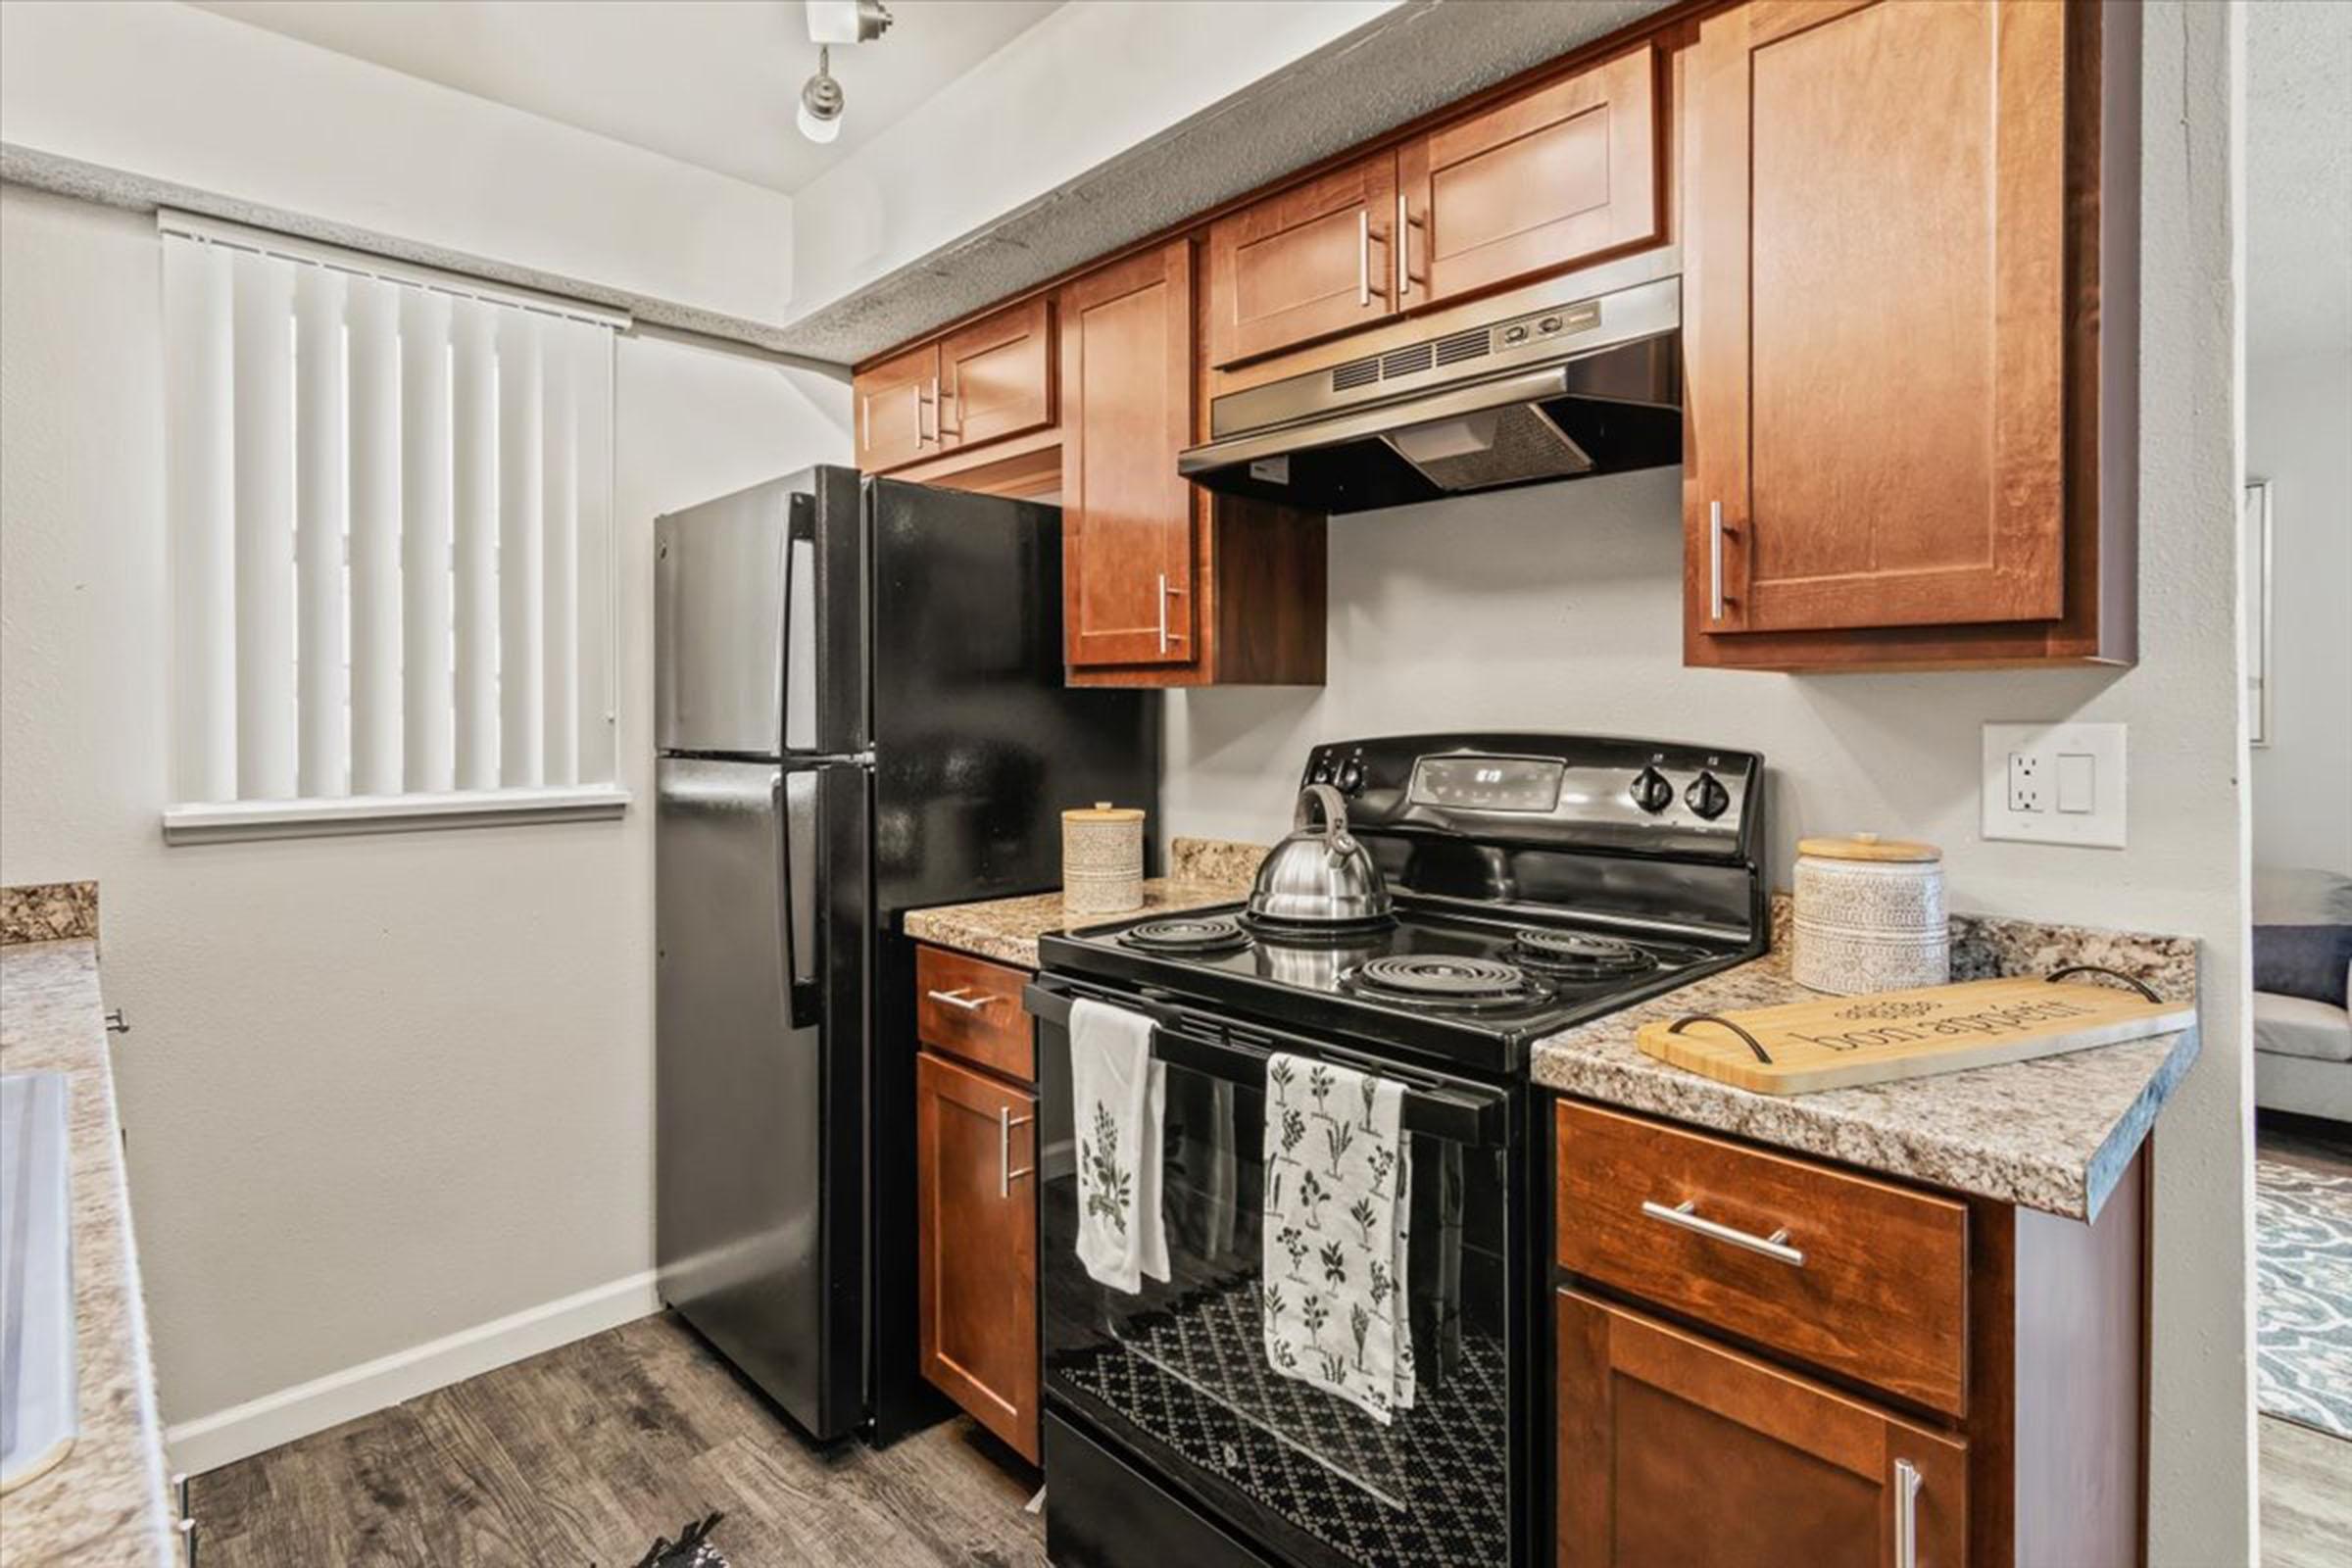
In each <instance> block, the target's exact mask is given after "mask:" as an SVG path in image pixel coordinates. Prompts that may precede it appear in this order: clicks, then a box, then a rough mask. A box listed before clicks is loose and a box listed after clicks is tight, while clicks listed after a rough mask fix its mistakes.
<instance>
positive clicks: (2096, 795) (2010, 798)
mask: <svg viewBox="0 0 2352 1568" xmlns="http://www.w3.org/2000/svg"><path fill="white" fill-rule="evenodd" d="M2124 739H2125V726H2124V725H2122V724H1987V725H1985V776H1984V789H1983V821H1982V824H1981V829H1982V831H1983V833H1984V836H1985V837H1986V838H1988V839H2017V840H2022V841H2024V842H2026V843H2029V844H2077V845H2084V846H2090V847H2095V848H2099V849H2110V850H2120V849H2122V848H2123V847H2124V820H2125V807H2124V782H2125V767H2124V755H2125V746H2124Z"/></svg>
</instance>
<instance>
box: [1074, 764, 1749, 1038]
mask: <svg viewBox="0 0 2352 1568" xmlns="http://www.w3.org/2000/svg"><path fill="white" fill-rule="evenodd" d="M1762 775H1763V766H1762V760H1761V759H1759V758H1757V757H1756V756H1755V755H1754V754H1752V753H1746V752H1731V751H1724V750H1721V749H1717V748H1709V747H1692V746H1677V745H1672V744H1667V743H1660V742H1651V741H1634V740H1619V739H1602V738H1594V737H1573V736H1558V735H1476V736H1471V735H1463V736H1408V737H1402V738H1395V739H1385V740H1367V741H1356V742H1350V743H1347V744H1344V745H1334V746H1324V747H1318V748H1317V749H1316V750H1315V752H1314V753H1313V754H1312V755H1311V756H1310V757H1309V758H1308V760H1307V763H1306V766H1305V768H1304V769H1303V770H1302V775H1301V780H1300V781H1301V783H1302V784H1304V783H1329V784H1332V785H1333V786H1334V787H1335V788H1337V789H1339V790H1340V792H1341V793H1342V795H1343V796H1345V797H1346V798H1347V801H1348V828H1349V831H1350V832H1352V833H1353V834H1354V835H1355V837H1356V839H1357V841H1358V842H1360V843H1361V844H1363V845H1364V846H1365V848H1366V849H1368V850H1369V851H1370V852H1371V854H1372V856H1373V858H1374V860H1375V862H1376V863H1378V864H1379V865H1380V868H1381V871H1382V873H1383V875H1384V876H1385V877H1386V878H1387V880H1388V884H1389V886H1390V888H1391V890H1392V891H1393V892H1394V894H1395V895H1396V903H1397V916H1396V918H1395V919H1394V920H1392V921H1388V922H1383V923H1377V924H1374V925H1372V926H1370V927H1368V928H1367V927H1362V926H1358V927H1355V928H1351V929H1337V930H1332V931H1314V930H1297V929H1281V928H1272V927H1268V926H1265V925H1261V924H1258V923H1256V922H1253V921H1252V920H1251V919H1250V915H1249V913H1248V910H1247V908H1246V907H1245V906H1243V905H1241V904H1235V905H1232V906H1230V907H1219V908H1211V909H1200V910H1192V911H1187V912H1185V913H1182V914H1175V915H1155V916H1143V917H1139V918H1136V919H1131V920H1123V921H1119V922H1117V923H1115V924H1107V925H1098V926H1090V927H1086V928H1083V929H1080V930H1076V931H1072V932H1069V933H1066V934H1062V935H1055V936H1049V937H1047V938H1045V939H1044V940H1043V941H1042V942H1041V943H1040V944H1039V955H1040V959H1041V963H1042V965H1043V967H1044V968H1045V969H1046V971H1047V972H1049V973H1051V974H1055V975H1066V976H1068V977H1070V978H1072V979H1075V980H1080V981H1094V982H1099V983H1102V984H1103V985H1106V986H1109V987H1112V988H1128V987H1139V988H1146V989H1148V990H1150V991H1152V992H1156V993H1160V994H1162V995H1163V996H1165V997H1166V998H1168V999H1170V1000H1178V999H1180V1000H1182V1001H1184V1002H1186V1003H1190V1004H1194V1005H1201V1006H1207V1007H1214V1008H1219V1009H1230V1010H1232V1011H1234V1012H1235V1013H1238V1014H1240V1015H1243V1016H1246V1017H1250V1018H1257V1019H1262V1020H1264V1021H1265V1022H1267V1023H1270V1024H1274V1025H1277V1026H1280V1027H1282V1028H1286V1029H1297V1030H1306V1031H1328V1032H1331V1033H1333V1034H1335V1035H1338V1036H1341V1037H1344V1038H1345V1039H1347V1040H1348V1041H1350V1042H1352V1043H1355V1044H1357V1045H1359V1046H1364V1047H1375V1048H1381V1049H1385V1050H1390V1051H1395V1052H1397V1053H1400V1054H1404V1055H1405V1056H1406V1057H1408V1058H1410V1059H1414V1060H1419V1061H1422V1062H1426V1063H1429V1064H1433V1065H1441V1066H1451V1067H1457V1068H1463V1069H1467V1070H1470V1071H1472V1072H1476V1073H1479V1074H1482V1075H1502V1076H1509V1075H1514V1074H1517V1073H1519V1072H1521V1071H1523V1070H1524V1069H1525V1067H1526V1065H1527V1054H1528V1047H1529V1046H1530V1045H1531V1044H1532V1043H1533V1042H1535V1041H1536V1040H1539V1039H1541V1038H1543V1037H1544V1035H1547V1034H1551V1033H1555V1032H1557V1031H1559V1030H1561V1029H1564V1028H1566V1027H1568V1026H1569V1025H1571V1024H1575V1023H1580V1022H1582V1021H1584V1020H1585V1019H1588V1018H1592V1017H1595V1016H1597V1015H1599V1014H1601V1013H1604V1012H1608V1011H1611V1010H1612V1009H1614V1008H1617V1007H1622V1006H1624V1005H1627V1004H1628V1003H1631V1002H1636V1001H1639V1000H1641V999H1642V998H1643V997H1648V996H1654V995H1656V994H1657V993H1658V992H1661V991H1666V990H1671V989H1673V988H1674V987H1677V986H1682V985H1688V984H1689V983H1690V982H1691V981H1692V980H1695V979H1697V978H1698V977H1699V976H1701V975H1703V974H1707V973H1709V972H1711V971H1713V970H1715V969H1719V968H1723V967H1726V966H1728V965H1730V964H1734V963H1738V962H1740V961H1742V960H1743V959H1745V958H1748V957H1752V956H1754V955H1755V954H1756V953H1758V952H1760V951H1761V949H1762V945H1763V931H1764V906H1763V879H1762V877H1761V875H1760V872H1759V864H1760V859H1761V838H1762V826H1763V822H1762V812H1761V809H1760V805H1761V790H1762Z"/></svg>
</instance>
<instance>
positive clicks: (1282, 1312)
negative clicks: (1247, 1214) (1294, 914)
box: [1262, 1052, 1414, 1426]
mask: <svg viewBox="0 0 2352 1568" xmlns="http://www.w3.org/2000/svg"><path fill="white" fill-rule="evenodd" d="M1403 1109H1404V1086H1403V1085H1401V1084H1399V1083H1397V1082H1396V1081H1395V1080H1393V1079H1388V1078H1382V1077H1379V1076H1377V1075H1375V1074H1372V1073H1364V1072H1357V1071H1355V1070H1354V1069H1353V1068H1350V1067H1342V1066H1338V1065H1336V1064H1334V1063H1331V1062H1326V1061H1317V1060H1315V1059H1313V1058H1312V1057H1308V1056H1293V1055H1290V1054H1286V1053H1281V1052H1277V1053H1276V1054H1274V1056H1273V1058H1272V1059H1271V1060H1270V1061H1268V1062H1267V1064H1266V1156H1265V1166H1266V1205H1265V1227H1264V1237H1265V1254H1264V1261H1263V1264H1262V1268H1263V1271H1264V1281H1265V1287H1264V1288H1265V1310H1266V1359H1267V1360H1268V1361H1269V1362H1271V1363H1272V1364H1273V1367H1274V1370H1275V1371H1277V1372H1280V1373H1282V1374H1283V1375H1285V1376H1286V1377H1294V1378H1297V1379H1299V1381H1300V1382H1302V1383H1311V1384H1313V1385H1314V1386H1315V1387H1317V1388H1320V1389H1326V1390H1329V1391H1330V1392H1331V1393H1333V1394H1336V1395H1338V1396H1340V1397H1342V1398H1344V1399H1347V1400H1348V1401H1349V1402H1351V1403H1353V1404H1355V1405H1357V1406H1358V1407H1360V1408H1361V1409H1362V1410H1363V1411H1364V1412H1365V1413H1366V1414H1368V1415H1370V1416H1371V1417H1372V1419H1373V1420H1375V1421H1377V1422H1379V1423H1380V1424H1381V1425H1382V1426H1387V1425H1388V1424H1389V1421H1390V1419H1391V1417H1392V1415H1393V1414H1394V1412H1396V1411H1397V1410H1409V1409H1411V1408H1412V1407H1413V1389H1414V1377H1413V1337H1412V1332H1411V1325H1410V1322H1409V1321H1408V1319H1407V1317H1406V1306H1405V1299H1404V1280H1405V1260H1406V1256H1407V1251H1408V1246H1409V1243H1410V1240H1411V1237H1410V1234H1409V1232H1410V1223H1409V1222H1410V1216H1411V1212H1412V1205H1411V1197H1412V1170H1411V1166H1410V1163H1409V1152H1408V1151H1407V1150H1406V1148H1405V1143H1404V1137H1403V1130H1402V1121H1403Z"/></svg>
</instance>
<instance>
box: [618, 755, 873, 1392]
mask: <svg viewBox="0 0 2352 1568" xmlns="http://www.w3.org/2000/svg"><path fill="white" fill-rule="evenodd" d="M867 790H868V782H867V776H866V774H865V771H864V770H863V769H862V768H860V767H857V766H853V765H829V766H812V767H807V768H794V767H790V766H785V765H778V764H776V763H771V762H751V761H733V760H705V759H676V758H666V759H663V760H662V761H661V763H660V764H659V767H658V772H657V803H656V818H655V820H656V843H655V852H656V878H655V882H656V887H655V898H656V905H655V922H656V951H657V965H656V981H655V989H656V1022H655V1027H656V1051H655V1054H656V1084H655V1096H656V1116H655V1128H656V1134H655V1137H656V1151H655V1157H656V1188H657V1195H656V1198H657V1201H656V1252H657V1257H658V1261H659V1264H660V1277H661V1292H662V1299H663V1300H665V1301H667V1302H668V1303H669V1304H670V1305H672V1306H674V1307H675V1308H677V1309H678V1311H679V1312H680V1313H682V1314H683V1315H684V1316H685V1317H686V1319H687V1321H689V1322H690V1323H692V1324H693V1325H694V1326H695V1327H696V1328H697V1329H698V1330H700V1331H701V1332H702V1333H703V1335H704V1336H705V1337H706V1338H708V1339H709V1340H710V1341H711V1343H712V1344H713V1345H715V1346H716V1347H717V1348H719V1350H720V1351H721V1352H722V1353H724V1354H725V1355H726V1356H727V1358H728V1359H729V1360H731V1361H733V1362H734V1363H735V1365H736V1366H737V1367H738V1368H739V1369H741V1370H742V1371H743V1372H744V1374H745V1375H746V1376H748V1377H750V1378H751V1379H752V1381H753V1382H755V1383H757V1384H758V1385H760V1388H761V1389H763V1390H765V1391H766V1393H767V1394H768V1396H769V1397H771V1398H773V1399H775V1400H776V1402H777V1403H779V1404H781V1405H782V1406H783V1407H784V1408H785V1410H786V1411H788V1412H789V1413H790V1414H791V1415H792V1416H793V1418H794V1419H795V1420H797V1421H798V1422H800V1424H801V1425H802V1426H804V1427H806V1428H807V1429H808V1430H809V1432H810V1433H812V1434H814V1435H815V1436H817V1437H820V1438H831V1437H837V1436H839V1435H841V1434H843V1433H845V1432H847V1431H849V1430H850V1429H851V1428H853V1427H855V1426H856V1425H857V1424H858V1420H859V1419H860V1418H861V1416H862V1414H863V1402H864V1401H863V1382H862V1379H863V1366H862V1359H863V1332H864V1308H863V1301H864V1296H863V1269H864V1250H863V1232H862V1209H863V1202H864V1195H863V1185H862V1171H863V1167H864V1150H863V1135H862V1124H863V1114H862V1109H863V1079H864V1050H865V1037H866V1017H867V995H866V993H867V984H866V978H865V976H866V972H867V965H868V962H869V946H870V945H869V944H868V943H867V942H866V941H865V940H864V915H863V911H864V907H865V892H864V888H865V876H866V870H865V851H864V844H865V836H866V821H867V810H866V797H867Z"/></svg>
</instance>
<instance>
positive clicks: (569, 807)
mask: <svg viewBox="0 0 2352 1568" xmlns="http://www.w3.org/2000/svg"><path fill="white" fill-rule="evenodd" d="M628 804H629V792H628V791H627V790H624V789H622V788H621V787H620V786H619V785H617V784H572V785H563V786H559V787H551V788H545V789H509V790H456V791H452V792H451V793H449V794H446V795H351V796H345V797H342V798H340V799H336V800H309V801H227V802H222V803H219V804H216V805H209V806H168V807H166V808H164V842H165V843H167V844H218V843H221V842H222V841H224V840H228V839H291V838H316V837H320V836H323V835H327V834H341V833H408V832H415V831H417V830H419V829H426V828H452V827H511V826H515V825H518V824H521V823H525V822H578V821H585V820H593V819H595V818H597V817H614V816H618V815H620V814H621V812H622V811H623V810H625V809H627V808H628Z"/></svg>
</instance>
